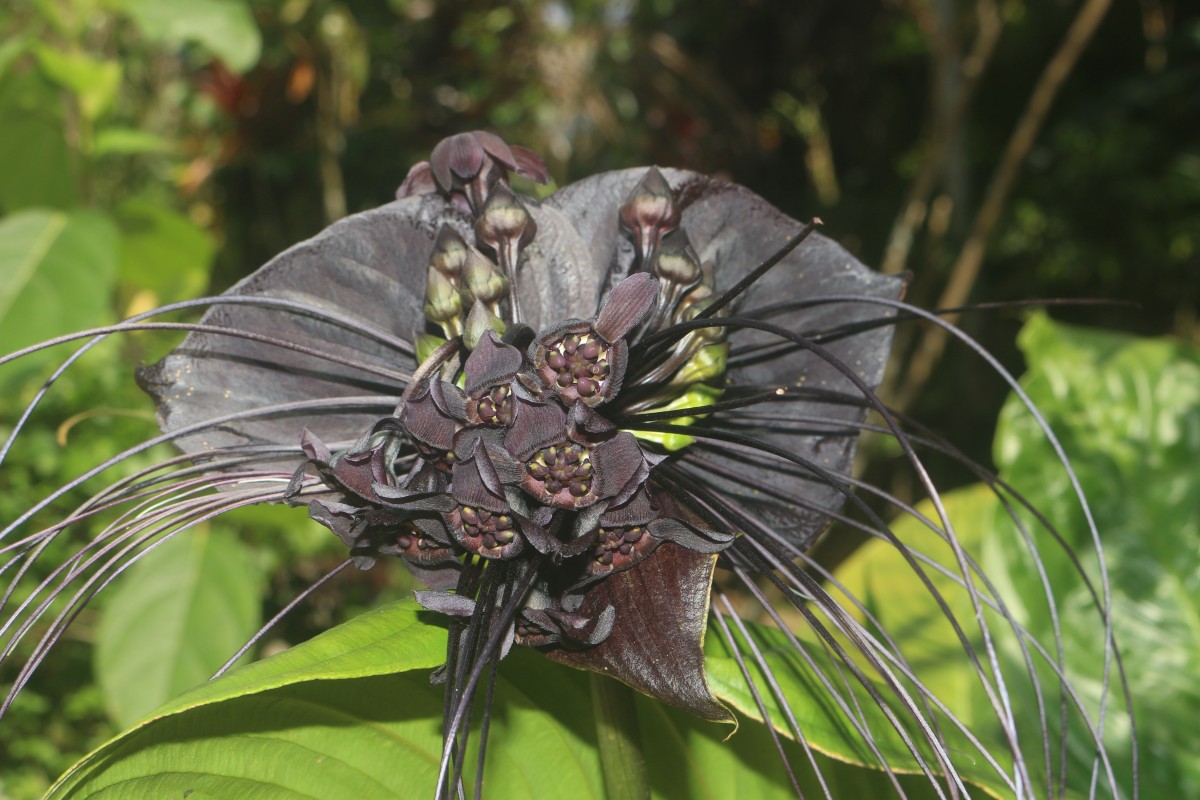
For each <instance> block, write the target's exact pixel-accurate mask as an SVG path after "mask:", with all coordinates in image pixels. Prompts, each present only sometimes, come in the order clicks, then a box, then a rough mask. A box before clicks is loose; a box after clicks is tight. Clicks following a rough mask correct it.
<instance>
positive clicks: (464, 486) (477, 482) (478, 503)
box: [450, 458, 508, 513]
mask: <svg viewBox="0 0 1200 800" xmlns="http://www.w3.org/2000/svg"><path fill="white" fill-rule="evenodd" d="M479 467H480V460H479V459H478V458H472V459H471V460H469V461H458V462H455V464H454V477H453V478H452V479H451V483H450V489H451V494H453V496H454V500H455V502H457V503H458V504H459V505H464V506H471V507H472V508H485V509H487V510H488V511H493V512H496V513H503V512H506V511H508V502H507V501H506V500H505V499H504V495H503V493H500V494H497V493H494V492H492V491H491V489H489V488H488V485H487V484H488V482H487V481H485V480H484V478H483V476H482V475H480V469H479Z"/></svg>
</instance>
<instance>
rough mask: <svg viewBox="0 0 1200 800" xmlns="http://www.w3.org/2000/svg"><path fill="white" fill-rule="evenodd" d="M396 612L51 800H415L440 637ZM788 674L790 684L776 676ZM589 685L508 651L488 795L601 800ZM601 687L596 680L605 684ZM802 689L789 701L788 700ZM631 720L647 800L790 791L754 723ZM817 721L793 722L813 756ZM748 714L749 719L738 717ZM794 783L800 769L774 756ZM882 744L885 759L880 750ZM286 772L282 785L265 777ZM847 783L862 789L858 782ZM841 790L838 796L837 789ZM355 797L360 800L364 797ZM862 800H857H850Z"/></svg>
mask: <svg viewBox="0 0 1200 800" xmlns="http://www.w3.org/2000/svg"><path fill="white" fill-rule="evenodd" d="M435 619H436V618H434V617H433V616H432V615H429V614H427V613H426V612H422V611H420V610H418V609H417V608H416V606H415V605H414V604H413V603H411V602H410V601H404V602H400V603H395V604H392V605H389V606H385V607H383V608H380V609H377V610H375V611H372V612H368V613H366V614H363V615H362V616H360V617H358V618H356V619H354V620H351V621H350V622H348V623H345V624H344V625H341V626H339V627H337V628H335V629H333V630H331V631H328V632H327V633H325V634H322V635H321V636H318V637H316V638H315V639H313V640H312V641H310V642H307V643H305V644H302V645H298V646H296V647H294V648H292V649H291V650H288V651H285V652H284V653H281V654H279V655H276V656H274V657H272V658H269V659H266V660H264V661H261V662H258V663H256V664H252V665H249V666H247V667H243V668H241V669H238V670H235V671H233V672H232V673H230V674H229V675H227V676H225V677H223V678H222V679H220V680H218V681H215V682H212V683H209V684H206V685H203V686H200V687H198V688H196V689H194V690H192V691H191V692H188V693H187V694H185V695H183V696H182V697H180V698H178V699H176V700H174V701H172V702H171V703H169V704H168V705H167V706H165V707H164V708H162V709H159V710H158V711H156V712H155V713H154V714H152V715H150V716H149V717H147V718H146V719H145V720H143V721H142V722H141V723H139V724H138V725H136V726H135V727H133V728H132V729H131V730H129V731H127V732H126V733H124V734H122V735H121V736H119V737H117V738H116V739H115V740H113V741H112V742H110V743H109V744H107V745H105V746H104V747H102V748H101V749H100V750H98V751H97V752H95V753H94V754H92V755H91V756H89V757H88V758H87V759H85V760H84V761H83V762H81V764H80V765H78V766H77V768H76V769H75V770H74V771H73V772H72V773H70V774H69V775H68V776H66V777H65V778H64V779H63V781H62V782H61V783H60V785H59V786H58V787H57V789H56V791H55V792H54V793H52V795H51V796H52V797H86V796H91V795H92V794H95V793H98V792H101V791H103V792H104V793H105V796H106V797H145V796H173V795H176V794H181V793H183V792H186V791H188V790H195V791H196V792H199V793H201V796H203V794H204V793H209V794H216V795H222V794H223V795H225V796H238V797H243V796H246V797H256V796H263V797H267V796H270V797H288V796H293V794H302V795H304V796H306V797H319V798H324V797H328V798H339V797H345V796H348V794H347V793H348V792H349V793H351V794H353V795H354V796H371V797H427V796H429V795H430V794H431V787H432V785H433V781H434V775H435V767H436V762H437V757H438V754H439V753H440V748H441V738H440V733H439V726H440V721H441V689H440V688H435V687H430V685H429V683H428V676H427V672H426V670H427V669H428V668H430V667H432V666H434V665H436V664H438V663H440V662H441V661H442V659H443V657H444V648H445V632H444V630H443V629H442V628H440V627H438V626H437V625H436V624H431V622H433V621H435ZM755 636H756V638H759V639H761V640H762V641H764V642H766V643H768V644H772V645H779V646H778V647H775V646H772V647H771V650H772V654H771V656H770V658H771V663H772V664H773V666H774V667H775V670H776V674H777V675H779V676H782V677H785V681H784V686H785V687H786V690H787V691H789V693H792V692H794V693H795V695H794V696H790V697H789V702H791V703H792V704H793V705H797V704H799V705H801V706H803V705H804V704H805V703H810V702H811V698H813V697H819V694H816V693H814V692H813V691H812V687H811V686H808V685H804V686H803V687H802V686H801V683H800V682H799V681H801V679H800V678H793V677H791V675H792V672H795V667H794V664H793V661H792V659H791V658H789V657H788V656H787V655H786V654H783V653H782V652H774V651H775V650H780V651H782V650H786V645H780V643H779V641H778V640H777V639H776V640H773V639H772V635H771V632H770V631H769V630H768V629H755ZM716 651H717V653H718V654H717V655H715V656H714V658H713V672H714V686H715V687H717V688H718V690H719V691H723V690H724V689H725V688H729V690H730V691H729V693H728V694H729V696H728V697H726V698H725V699H726V700H727V701H728V702H731V703H732V704H734V705H735V706H738V707H743V706H747V708H746V709H745V710H746V711H747V713H751V711H750V710H751V709H752V708H753V704H752V702H751V701H749V700H748V699H747V697H748V695H747V693H746V691H745V690H744V689H743V688H739V687H738V686H737V685H736V684H737V680H736V679H734V678H732V677H728V678H727V677H724V676H727V675H728V672H729V669H728V667H729V665H728V663H725V662H726V661H727V660H728V659H724V658H722V656H720V655H719V652H720V648H716ZM788 670H791V671H792V672H788ZM588 680H589V678H588V676H587V675H585V674H584V673H581V672H577V671H575V670H571V669H567V668H564V667H562V666H560V665H557V664H554V663H552V662H550V661H548V660H547V659H544V658H543V657H541V656H540V655H538V654H536V653H533V652H530V651H525V650H520V649H518V651H516V652H514V653H513V655H512V656H510V658H509V659H508V660H506V661H505V663H504V664H503V665H502V668H501V670H500V678H499V683H498V689H497V706H496V713H495V714H494V716H493V724H492V732H491V737H490V739H489V745H488V759H487V774H486V782H487V786H488V787H489V791H490V793H491V794H492V796H497V797H559V796H572V797H574V796H581V797H588V796H595V797H599V796H601V795H602V781H601V778H600V775H599V760H598V757H597V754H596V744H595V733H594V729H593V723H592V713H591V708H590V703H591V699H590V692H589V689H588V685H587V681H588ZM605 680H607V679H605ZM801 689H803V692H802V691H801ZM638 704H639V717H640V720H641V727H642V735H643V740H644V742H645V748H646V755H647V760H648V763H649V771H650V778H651V782H652V784H653V788H654V793H655V796H656V797H673V798H675V797H677V798H685V797H712V798H739V797H740V798H770V797H776V796H778V797H788V796H791V794H792V790H791V787H790V784H789V782H788V779H787V773H786V770H785V768H784V766H783V764H782V762H781V761H780V760H779V757H778V754H777V753H776V751H775V749H774V747H773V745H772V744H771V742H770V738H769V737H768V735H767V732H766V730H765V729H764V728H763V727H762V726H760V725H758V724H757V723H755V722H753V721H748V722H747V723H746V724H744V725H743V726H742V727H741V729H740V730H739V732H738V733H737V734H736V735H735V736H733V737H732V739H731V740H730V741H728V742H725V741H723V740H724V738H725V736H726V735H727V733H728V728H727V727H725V726H722V725H716V724H711V723H707V722H704V721H702V720H699V719H694V718H692V717H690V716H688V715H686V714H683V713H681V712H676V711H674V710H671V709H668V708H666V707H664V706H662V705H661V704H658V703H655V702H654V701H652V700H649V699H647V698H639V701H638ZM820 713H821V712H820V711H817V712H811V711H808V710H806V709H804V708H800V710H799V711H798V715H799V716H800V717H801V718H802V719H803V720H806V721H812V720H816V721H817V722H816V724H814V725H813V727H812V728H811V729H810V730H807V731H806V732H807V733H808V734H809V737H810V740H812V741H813V743H814V745H815V746H816V747H818V748H821V749H824V750H828V751H830V752H836V751H837V750H838V749H839V748H840V747H842V746H843V745H842V744H841V743H840V740H838V741H833V742H830V741H825V740H826V739H827V738H828V737H829V734H827V733H826V731H827V729H829V728H831V727H836V726H829V725H828V724H826V725H824V726H823V725H822V724H820V722H819V715H820ZM751 715H752V714H751ZM786 746H787V748H788V751H789V755H790V757H791V760H792V763H793V764H795V765H796V766H797V767H798V771H799V772H800V774H801V775H802V777H801V781H802V782H803V783H804V784H805V785H807V786H809V788H810V789H812V790H813V791H816V784H815V783H814V782H813V781H814V779H813V777H812V776H811V775H808V776H807V777H803V776H804V775H805V774H806V773H807V770H806V769H804V764H805V758H804V756H803V754H802V752H801V751H800V750H799V748H798V746H796V745H795V744H794V743H788V744H787V745H786ZM886 746H887V745H885V747H886ZM818 758H819V759H820V764H821V769H822V771H823V773H824V774H825V775H826V778H827V780H829V781H831V782H836V783H837V784H838V785H843V786H845V787H858V788H859V790H860V791H862V792H865V793H866V794H868V795H869V794H871V793H872V791H874V790H873V789H871V788H870V787H876V788H878V787H881V786H884V785H885V784H883V783H880V781H882V780H883V777H882V775H881V774H879V773H875V772H871V771H867V770H858V769H854V768H851V767H847V766H843V765H838V764H837V763H836V762H833V761H830V760H829V759H826V758H823V757H821V756H818ZM281 763H286V764H288V767H287V769H286V770H282V769H280V768H279V764H281ZM860 773H861V774H860ZM848 790H849V789H848ZM364 793H365V794H364ZM193 796H194V795H193ZM863 796H865V795H863Z"/></svg>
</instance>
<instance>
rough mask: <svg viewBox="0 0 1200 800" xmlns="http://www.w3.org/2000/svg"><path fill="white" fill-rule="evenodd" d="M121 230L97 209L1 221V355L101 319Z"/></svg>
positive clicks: (34, 212)
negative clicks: (117, 230) (118, 235)
mask: <svg viewBox="0 0 1200 800" xmlns="http://www.w3.org/2000/svg"><path fill="white" fill-rule="evenodd" d="M116 269H117V232H116V229H115V228H114V227H113V225H112V223H111V222H110V221H109V220H108V218H107V217H105V216H103V215H101V214H98V213H95V212H91V211H75V212H71V213H64V212H61V211H49V210H45V209H30V210H26V211H21V212H18V213H16V214H12V215H10V216H8V217H5V218H4V219H3V220H0V352H5V353H7V352H11V351H13V350H17V349H20V348H21V347H24V346H25V345H28V344H32V343H33V342H37V341H41V340H44V339H50V338H53V337H54V336H57V335H59V334H62V333H64V332H67V331H74V330H78V329H79V328H80V327H87V326H88V325H91V324H94V323H96V322H97V321H98V320H100V319H101V318H103V316H104V314H105V313H106V312H107V310H108V304H109V298H110V297H111V296H112V287H113V280H114V277H115V275H116Z"/></svg>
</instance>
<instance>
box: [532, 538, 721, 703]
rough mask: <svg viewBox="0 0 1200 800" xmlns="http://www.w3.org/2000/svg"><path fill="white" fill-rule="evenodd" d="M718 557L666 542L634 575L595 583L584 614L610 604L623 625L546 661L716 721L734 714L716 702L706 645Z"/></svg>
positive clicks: (552, 654)
mask: <svg viewBox="0 0 1200 800" xmlns="http://www.w3.org/2000/svg"><path fill="white" fill-rule="evenodd" d="M715 564H716V556H711V555H702V554H699V553H693V552H691V551H689V550H685V549H684V548H682V547H677V546H676V545H673V544H669V543H668V544H664V545H662V546H661V547H659V548H658V550H656V551H655V553H654V555H652V556H651V557H650V558H647V559H646V560H645V561H642V562H641V563H640V564H638V565H637V566H635V567H634V568H633V569H629V570H626V571H624V572H620V573H617V574H615V575H612V576H610V577H608V578H607V579H606V580H603V581H601V582H599V583H597V584H596V585H594V586H593V587H592V588H591V589H590V590H589V591H588V593H587V594H586V595H585V597H584V601H583V605H582V606H581V607H580V609H579V613H581V614H585V615H586V614H594V615H599V614H601V613H603V611H604V609H605V608H607V607H608V606H612V607H614V608H616V619H615V620H614V625H613V629H612V632H611V633H610V634H609V636H608V638H607V639H605V640H604V641H603V642H601V643H600V644H598V645H596V646H595V647H592V648H589V649H586V650H567V649H558V650H551V651H550V652H548V653H547V655H548V656H549V657H550V658H552V659H554V660H555V661H561V662H562V663H564V664H569V665H571V666H573V667H577V668H579V669H589V670H593V671H595V672H600V673H603V674H606V675H610V676H612V677H614V678H617V679H618V680H620V681H622V682H624V683H627V684H629V685H630V686H632V687H633V688H634V689H637V690H638V691H639V692H642V693H643V694H647V695H649V696H651V697H653V698H655V699H657V700H661V701H663V702H665V703H669V704H671V705H673V706H676V707H677V708H682V709H683V710H685V711H689V712H691V713H693V714H696V715H697V716H700V717H703V718H705V719H709V720H713V721H716V722H732V721H733V715H732V714H730V713H729V710H728V709H727V708H725V706H723V705H722V704H721V703H720V701H718V700H717V699H716V697H714V696H713V694H712V691H711V690H710V689H709V688H708V680H707V678H706V677H705V674H704V651H703V647H702V643H703V640H704V631H705V628H706V626H707V623H708V594H709V586H710V584H711V583H712V572H713V566H714V565H715Z"/></svg>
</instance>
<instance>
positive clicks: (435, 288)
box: [425, 269, 462, 338]
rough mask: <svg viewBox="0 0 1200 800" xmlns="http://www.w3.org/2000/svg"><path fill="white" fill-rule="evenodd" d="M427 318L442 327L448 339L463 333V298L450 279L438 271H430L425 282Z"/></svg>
mask: <svg viewBox="0 0 1200 800" xmlns="http://www.w3.org/2000/svg"><path fill="white" fill-rule="evenodd" d="M425 316H426V318H428V319H429V320H431V321H432V322H436V323H437V324H439V325H441V326H442V329H443V330H445V331H446V336H447V337H450V338H452V337H454V336H457V335H458V334H459V333H461V331H462V322H461V316H462V298H461V297H460V296H459V294H458V290H457V289H455V288H454V284H452V283H450V279H449V278H447V277H446V276H445V275H443V274H442V273H441V272H439V271H437V270H436V269H430V270H428V277H427V278H426V282H425Z"/></svg>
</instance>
